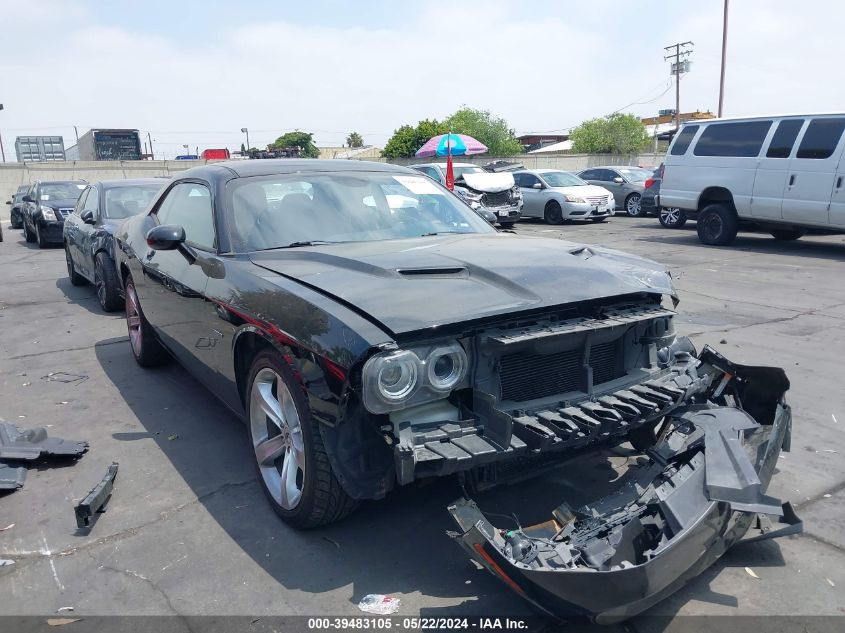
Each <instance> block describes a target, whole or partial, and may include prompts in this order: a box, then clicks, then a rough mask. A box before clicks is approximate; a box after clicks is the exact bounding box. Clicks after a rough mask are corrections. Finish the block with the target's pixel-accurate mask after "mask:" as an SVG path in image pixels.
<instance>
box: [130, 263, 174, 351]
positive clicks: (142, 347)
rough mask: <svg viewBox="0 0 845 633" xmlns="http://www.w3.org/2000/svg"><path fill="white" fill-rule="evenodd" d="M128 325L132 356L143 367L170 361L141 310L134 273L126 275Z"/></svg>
mask: <svg viewBox="0 0 845 633" xmlns="http://www.w3.org/2000/svg"><path fill="white" fill-rule="evenodd" d="M136 318H137V320H136ZM126 327H127V329H128V331H129V347H130V348H131V349H132V356H134V357H135V362H137V363H138V364H139V365H140V366H141V367H156V366H158V365H164V364H166V363H168V362H169V361H170V355H169V354H168V353H167V350H166V349H164V347H163V346H162V344H161V343H160V342H159V340H158V338H157V337H156V334H155V332H154V331H153V328H152V326H151V325H150V323H149V321H147V318H146V317H145V316H144V313H143V311H142V310H141V303H140V301H138V293H137V292H136V291H135V282H133V281H132V275H127V277H126ZM134 332H137V333H139V335H140V336H139V337H137V338H135V337H134V336H133V333H134Z"/></svg>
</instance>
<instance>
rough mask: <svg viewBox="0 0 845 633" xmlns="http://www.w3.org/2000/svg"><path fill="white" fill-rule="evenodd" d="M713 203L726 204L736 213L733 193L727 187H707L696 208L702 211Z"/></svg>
mask: <svg viewBox="0 0 845 633" xmlns="http://www.w3.org/2000/svg"><path fill="white" fill-rule="evenodd" d="M711 204H724V205H726V206H727V207H728V208H730V209H731V210H732V211H733V212H734V213H736V206H734V197H733V194H732V193H731V192H730V190H729V189H727V188H726V187H718V186H714V187H707V188H706V189H705V190H704V191H702V192H701V195H700V196H699V197H698V205H697V207H696V209H697V210H698V211H701V210H702V209H704V207H706V206H708V205H711Z"/></svg>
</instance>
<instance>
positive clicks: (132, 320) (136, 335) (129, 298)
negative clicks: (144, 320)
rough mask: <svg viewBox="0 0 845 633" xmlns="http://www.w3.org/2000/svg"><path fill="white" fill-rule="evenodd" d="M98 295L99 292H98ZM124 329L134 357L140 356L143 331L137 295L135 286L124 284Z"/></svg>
mask: <svg viewBox="0 0 845 633" xmlns="http://www.w3.org/2000/svg"><path fill="white" fill-rule="evenodd" d="M98 294H99V290H98ZM126 327H127V328H128V329H129V342H130V343H131V345H132V351H133V352H134V353H135V356H136V357H140V356H141V349H142V347H141V344H142V343H143V341H142V337H143V335H144V334H143V331H142V328H141V309H140V308H139V306H138V295H137V294H136V293H135V285H134V284H132V283H129V284H126Z"/></svg>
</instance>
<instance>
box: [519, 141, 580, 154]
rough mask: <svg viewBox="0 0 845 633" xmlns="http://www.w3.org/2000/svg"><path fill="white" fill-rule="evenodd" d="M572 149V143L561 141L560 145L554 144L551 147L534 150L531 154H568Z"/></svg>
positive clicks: (546, 146)
mask: <svg viewBox="0 0 845 633" xmlns="http://www.w3.org/2000/svg"><path fill="white" fill-rule="evenodd" d="M571 149H572V141H561V142H560V143H552V144H551V145H544V146H543V147H538V148H537V149H532V150H531V151H530V152H528V153H529V154H545V153H547V152H568V151H570V150H571Z"/></svg>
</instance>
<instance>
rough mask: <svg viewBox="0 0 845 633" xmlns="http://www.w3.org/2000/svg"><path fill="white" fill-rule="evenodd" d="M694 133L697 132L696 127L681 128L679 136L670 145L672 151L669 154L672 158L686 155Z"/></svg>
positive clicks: (686, 126)
mask: <svg viewBox="0 0 845 633" xmlns="http://www.w3.org/2000/svg"><path fill="white" fill-rule="evenodd" d="M696 132H698V126H697V125H685V126H684V127H682V128H681V132H680V134H678V135H677V136H676V137H675V142H674V143H672V149H671V150H670V151H669V153H670V154H672V156H683V155H684V154H686V153H687V150H688V149H689V146H690V143H692V139H693V137H694V136H695V134H696Z"/></svg>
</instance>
